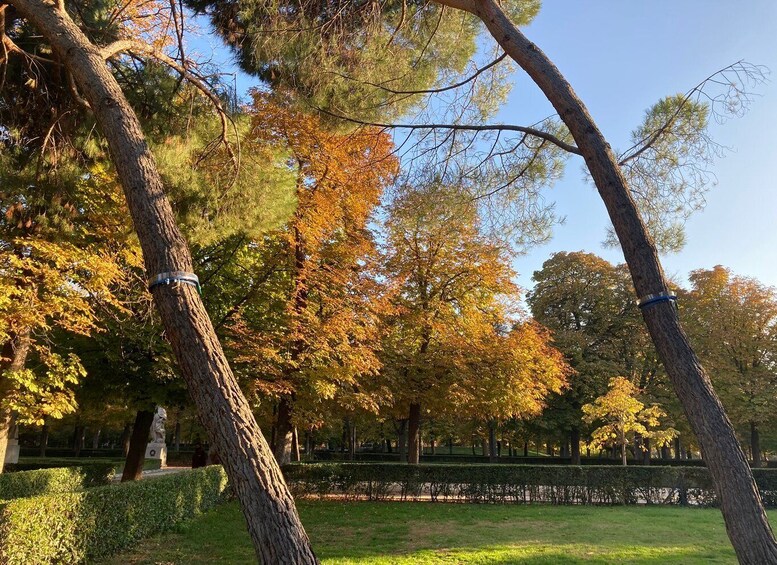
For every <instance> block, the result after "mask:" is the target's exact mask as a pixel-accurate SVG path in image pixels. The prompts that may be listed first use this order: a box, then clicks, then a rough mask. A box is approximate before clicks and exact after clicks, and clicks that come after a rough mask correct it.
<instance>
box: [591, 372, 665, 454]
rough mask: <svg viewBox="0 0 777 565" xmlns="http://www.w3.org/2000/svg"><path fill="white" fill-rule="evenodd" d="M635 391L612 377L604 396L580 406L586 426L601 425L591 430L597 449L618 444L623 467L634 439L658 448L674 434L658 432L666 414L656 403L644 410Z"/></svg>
mask: <svg viewBox="0 0 777 565" xmlns="http://www.w3.org/2000/svg"><path fill="white" fill-rule="evenodd" d="M638 392H639V390H638V389H637V387H635V386H634V384H633V383H632V382H631V381H630V380H628V379H626V378H624V377H615V378H612V379H610V383H609V390H608V391H607V394H604V395H602V396H600V397H598V398H597V399H596V400H594V401H593V402H592V403H591V404H585V405H583V414H584V416H583V419H584V420H585V421H586V422H588V423H589V424H594V423H597V422H601V424H602V425H601V426H599V427H597V428H596V429H595V430H594V432H593V435H592V438H593V442H592V443H593V444H594V445H598V446H606V445H611V444H615V445H620V448H621V461H622V462H623V465H626V447H627V446H628V445H629V444H633V443H634V437H635V436H639V437H641V438H648V439H652V440H654V443H655V445H657V446H658V447H661V446H662V445H665V444H667V443H669V442H670V441H671V440H672V438H673V437H674V436H675V435H676V432H675V430H673V429H671V428H670V429H666V430H659V429H657V428H658V426H659V425H660V424H661V418H662V417H664V416H665V415H666V414H665V412H664V411H663V410H662V409H661V407H660V406H658V405H656V404H654V405H652V406H649V407H647V408H645V405H644V404H643V403H642V402H640V401H639V400H638V399H637V398H636V395H637V393H638Z"/></svg>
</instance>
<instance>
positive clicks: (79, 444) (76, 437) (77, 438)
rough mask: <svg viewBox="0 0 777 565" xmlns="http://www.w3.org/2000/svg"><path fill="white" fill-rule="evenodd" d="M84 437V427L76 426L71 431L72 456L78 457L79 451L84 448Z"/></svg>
mask: <svg viewBox="0 0 777 565" xmlns="http://www.w3.org/2000/svg"><path fill="white" fill-rule="evenodd" d="M85 435H86V427H85V426H82V425H80V424H79V425H77V426H76V428H75V430H73V456H74V457H79V456H80V455H81V450H82V449H83V448H84V436H85Z"/></svg>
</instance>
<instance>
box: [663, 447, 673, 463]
mask: <svg viewBox="0 0 777 565" xmlns="http://www.w3.org/2000/svg"><path fill="white" fill-rule="evenodd" d="M671 458H672V453H671V451H670V449H669V446H668V445H662V446H661V459H662V460H664V461H668V460H669V459H671Z"/></svg>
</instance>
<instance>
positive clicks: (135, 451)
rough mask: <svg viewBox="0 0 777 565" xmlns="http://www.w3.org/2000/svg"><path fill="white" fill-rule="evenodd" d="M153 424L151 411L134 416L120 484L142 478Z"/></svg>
mask: <svg viewBox="0 0 777 565" xmlns="http://www.w3.org/2000/svg"><path fill="white" fill-rule="evenodd" d="M153 423H154V411H153V410H138V413H137V414H136V415H135V425H134V426H132V435H131V436H130V440H129V449H128V450H127V458H126V459H125V460H124V471H123V472H122V474H121V482H122V483H123V482H126V481H137V480H140V478H141V477H142V476H143V464H144V463H145V461H146V446H147V445H148V436H149V435H150V434H151V425H152V424H153Z"/></svg>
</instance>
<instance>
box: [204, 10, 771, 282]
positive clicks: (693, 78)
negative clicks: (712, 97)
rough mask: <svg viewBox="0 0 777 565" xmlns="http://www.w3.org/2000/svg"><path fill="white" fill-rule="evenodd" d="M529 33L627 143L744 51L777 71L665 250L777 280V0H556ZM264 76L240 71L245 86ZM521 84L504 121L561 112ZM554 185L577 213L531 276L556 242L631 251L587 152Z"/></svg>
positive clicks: (609, 254) (726, 137)
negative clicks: (657, 109)
mask: <svg viewBox="0 0 777 565" xmlns="http://www.w3.org/2000/svg"><path fill="white" fill-rule="evenodd" d="M524 32H525V33H526V35H527V36H528V37H529V39H531V40H532V41H534V42H535V43H537V44H538V45H539V46H540V48H541V49H542V50H543V51H545V53H546V54H547V55H548V56H549V57H550V58H551V59H552V60H553V61H554V62H555V64H556V65H557V66H558V67H559V69H560V70H561V71H562V73H564V74H565V75H566V77H567V79H568V80H569V82H570V83H571V84H572V86H573V88H574V89H575V90H576V92H577V93H578V95H579V96H580V97H581V98H582V100H583V101H584V102H585V104H586V105H587V106H588V109H589V111H590V112H591V114H592V115H593V117H594V119H595V120H596V121H597V123H598V125H599V127H600V128H601V130H602V131H603V132H604V134H605V136H606V137H607V139H608V140H609V142H610V143H611V145H612V146H613V147H614V148H615V149H616V150H618V149H621V150H622V149H624V148H626V147H627V146H628V143H627V142H628V138H629V133H630V132H631V130H632V129H633V128H634V127H636V126H637V125H638V124H639V123H640V121H641V119H642V116H643V114H644V111H645V110H646V109H647V108H649V107H650V106H651V105H652V104H654V103H655V102H657V101H658V100H659V99H660V98H662V97H663V96H666V95H669V94H675V93H679V92H686V91H687V90H689V89H690V88H692V87H693V86H695V85H696V84H698V83H699V82H700V81H701V80H703V79H704V78H706V77H707V76H709V75H710V74H712V73H713V72H715V71H716V70H718V69H720V68H722V67H725V66H726V65H729V64H731V63H734V62H736V61H738V60H746V61H748V62H750V63H754V64H759V65H765V66H767V67H768V68H769V69H771V70H772V72H773V73H774V74H773V75H772V77H771V80H772V83H771V84H769V83H767V84H765V85H761V86H760V87H758V88H757V90H756V91H755V92H756V94H758V95H759V96H757V97H756V98H755V100H754V102H753V104H752V107H751V109H750V111H749V112H748V113H747V114H746V115H745V116H744V117H743V118H737V119H733V120H729V121H728V122H726V123H725V124H724V125H721V126H718V125H714V126H713V129H712V133H713V138H714V140H715V141H717V142H718V143H720V144H722V145H725V146H727V147H729V148H731V151H729V152H728V153H727V155H726V156H725V157H724V158H723V159H719V160H718V161H717V162H716V163H715V165H714V167H713V172H714V173H715V175H716V176H717V179H718V184H717V186H715V187H713V188H712V189H711V190H710V192H709V193H708V197H707V202H708V204H707V207H706V209H705V210H704V211H702V212H698V213H697V214H696V215H694V216H693V217H692V218H691V219H690V220H689V222H688V224H687V245H686V247H685V249H684V250H683V251H681V252H680V253H677V254H672V255H668V256H665V257H663V258H662V260H663V264H664V269H665V271H666V273H667V275H668V276H670V277H672V278H673V279H675V280H677V281H678V282H681V283H684V282H685V278H686V276H687V274H688V272H689V271H691V270H693V269H697V268H710V267H713V266H714V265H717V264H721V265H725V266H727V267H730V268H731V269H732V270H733V271H734V272H735V273H736V274H740V275H746V276H752V277H756V278H758V279H759V280H761V281H762V282H764V283H766V284H770V285H775V286H777V182H776V181H775V179H777V0H743V1H741V2H736V3H734V2H731V1H730V0H653V1H651V2H645V1H637V0H627V1H623V0H546V1H545V2H544V3H543V6H542V9H541V11H540V13H539V15H538V16H537V18H536V19H535V21H534V22H533V23H532V24H531V25H530V26H528V27H526V28H525V29H524ZM211 43H212V44H216V43H218V40H216V39H215V38H214V37H212V36H211ZM212 46H213V47H215V48H217V49H218V46H217V45H212ZM220 51H221V53H220V54H219V55H221V54H223V53H224V50H223V49H221V50H220ZM217 58H220V57H219V56H218V55H217ZM224 70H226V69H224ZM253 83H254V82H253V80H252V79H251V78H250V77H246V76H241V77H239V79H238V84H237V87H238V91H244V90H245V89H246V88H247V87H248V86H250V85H251V84H253ZM515 83H516V86H515V88H514V90H513V93H512V95H511V97H510V100H509V103H508V105H507V106H506V107H505V108H504V109H503V111H502V112H501V113H500V114H499V116H498V117H497V119H496V120H495V121H501V122H504V123H512V124H520V125H528V124H531V123H534V122H536V121H537V120H539V119H541V118H544V117H546V116H548V115H550V114H552V113H553V110H552V108H551V107H550V105H549V104H548V103H547V101H546V100H545V99H544V97H543V95H542V94H541V93H540V92H539V91H538V90H537V88H536V87H535V86H534V85H533V84H532V83H531V82H530V81H529V79H528V78H527V77H526V76H525V75H524V74H523V73H522V72H519V73H517V74H516V75H515ZM547 196H548V199H551V200H554V201H555V202H556V203H557V211H558V213H559V214H560V215H562V216H564V217H566V222H565V224H564V225H562V226H558V227H557V228H556V229H555V232H554V233H555V235H554V238H553V240H552V241H551V242H550V243H548V244H546V245H543V246H540V247H536V248H534V249H533V250H532V251H531V252H530V253H529V254H527V255H526V256H523V257H521V258H519V259H518V260H517V261H516V264H515V267H516V269H517V271H518V272H519V275H520V276H519V281H518V282H519V283H520V284H521V286H523V287H524V288H526V289H529V288H531V286H532V283H531V275H532V273H533V271H535V270H537V269H539V268H540V267H541V266H542V263H543V261H545V260H546V259H547V258H548V257H549V256H550V254H551V253H553V252H556V251H577V250H586V251H590V252H593V253H597V254H599V255H601V256H603V257H604V258H606V259H608V260H610V261H612V262H622V261H623V256H622V254H621V252H620V250H619V249H604V248H603V247H602V245H601V242H602V240H603V239H604V237H605V232H606V228H607V226H608V225H609V220H608V218H607V216H606V213H605V210H604V205H603V204H602V202H601V200H600V199H599V196H598V194H597V193H596V191H595V189H594V188H593V186H592V185H590V184H587V183H586V182H585V181H584V180H583V173H582V160H581V159H580V158H579V157H574V156H573V158H572V159H570V160H569V162H568V164H567V173H566V176H565V178H564V179H563V180H562V181H561V182H559V183H557V184H556V185H555V186H554V187H553V188H552V189H550V190H549V191H548V193H547Z"/></svg>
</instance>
